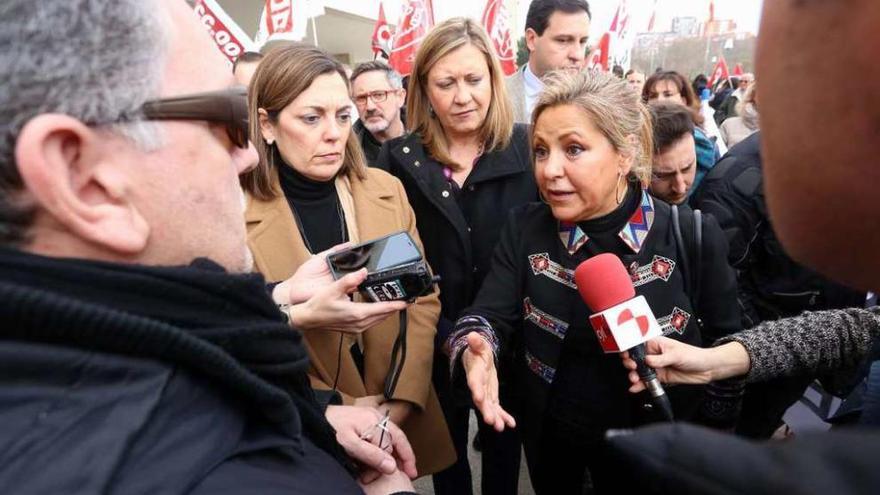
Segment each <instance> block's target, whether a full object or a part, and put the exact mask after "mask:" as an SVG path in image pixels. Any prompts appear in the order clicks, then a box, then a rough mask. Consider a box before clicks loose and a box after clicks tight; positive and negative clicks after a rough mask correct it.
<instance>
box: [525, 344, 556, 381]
mask: <svg viewBox="0 0 880 495" xmlns="http://www.w3.org/2000/svg"><path fill="white" fill-rule="evenodd" d="M526 364H528V366H529V369H530V370H532V372H533V373H534V374H536V375H538V376H539V377H541V379H543V380H544V381H545V382H547V383H553V377H554V376H555V375H556V369H554V368H552V367H550V366H548V365H546V364H544V363H542V362H541V360H539V359H538V358H536V357H535V356H533V355H532V353H530V352H529V351H526Z"/></svg>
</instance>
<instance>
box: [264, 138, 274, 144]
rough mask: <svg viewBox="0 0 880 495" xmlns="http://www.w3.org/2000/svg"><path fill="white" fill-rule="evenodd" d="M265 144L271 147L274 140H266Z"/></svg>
mask: <svg viewBox="0 0 880 495" xmlns="http://www.w3.org/2000/svg"><path fill="white" fill-rule="evenodd" d="M266 144H268V145H269V146H272V145H273V144H275V140H274V139H272V138H269V139H267V140H266Z"/></svg>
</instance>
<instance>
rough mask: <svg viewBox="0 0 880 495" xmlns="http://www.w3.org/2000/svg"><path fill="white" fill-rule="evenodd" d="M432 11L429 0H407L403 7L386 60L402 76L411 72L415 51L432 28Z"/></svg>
mask: <svg viewBox="0 0 880 495" xmlns="http://www.w3.org/2000/svg"><path fill="white" fill-rule="evenodd" d="M433 10H434V9H433V7H432V5H431V0H407V2H406V4H405V5H404V7H403V11H402V12H401V14H400V22H398V23H397V33H396V34H395V36H394V44H393V46H392V48H391V57H390V58H389V59H388V64H389V65H390V66H391V67H393V68H394V70H396V71H397V72H399V73H400V74H401V75H403V76H408V75H409V74H410V73H411V72H412V66H413V62H414V61H415V59H416V51H417V50H418V49H419V45H421V44H422V40H423V39H425V35H426V34H428V31H430V29H431V27H433V26H434V11H433Z"/></svg>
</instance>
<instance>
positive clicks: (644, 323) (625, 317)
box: [617, 308, 651, 337]
mask: <svg viewBox="0 0 880 495" xmlns="http://www.w3.org/2000/svg"><path fill="white" fill-rule="evenodd" d="M629 322H634V323H635V324H636V325H637V326H638V327H639V333H640V334H641V335H642V337H644V336H645V335H647V334H648V330H649V329H650V328H651V323H650V321H649V320H648V317H647V316H645V315H639V316H635V315H633V312H632V310H630V309H628V308H627V309H624V310H623V311H621V312H620V315H618V316H617V326H620V327H622V326H623V325H625V324H627V323H629Z"/></svg>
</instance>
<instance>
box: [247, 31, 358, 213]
mask: <svg viewBox="0 0 880 495" xmlns="http://www.w3.org/2000/svg"><path fill="white" fill-rule="evenodd" d="M333 73H336V74H339V77H341V78H342V80H343V81H345V86H346V88H348V90H349V92H351V87H350V85H349V82H348V77H347V76H346V74H345V68H344V67H343V66H342V64H340V63H339V62H338V61H336V60H335V59H334V58H333V57H331V56H330V55H328V54H327V53H326V52H325V51H323V50H321V49H320V48H316V47H314V46H311V45H306V44H303V43H285V44H283V45H279V46H277V47H276V48H273V49H272V51H271V52H269V54H268V55H266V57H265V58H264V59H263V60H262V62H260V65H259V66H258V67H257V70H256V72H255V73H254V77H253V79H252V80H251V85H250V87H249V88H248V119H249V124H248V125H249V126H250V138H251V141H252V142H253V144H254V147H255V148H256V149H257V154H259V156H260V163H259V165H257V167H256V168H254V169H253V170H250V171H248V172H247V173H245V174H244V175H242V176H241V185H242V188H244V190H245V191H246V192H247V193H248V194H250V195H252V196H253V197H255V198H257V199H259V200H261V201H269V200H272V199H274V198H275V197H276V196H277V195H278V191H277V190H275V189H273V188H272V182H273V175H274V174H275V173H276V170H277V169H278V167H279V166H286V165H284V163H283V161H281V156H280V154H279V153H278V151H277V150H276V149H275V147H273V146H269V145H268V144H267V143H266V141H265V140H264V139H263V135H262V133H261V132H260V117H259V110H260V109H263V110H265V111H266V113H267V114H268V115H269V121H270V122H272V123H273V124H277V123H278V114H279V113H280V112H281V110H283V109H284V107H286V106H287V105H289V104H290V102H292V101H293V100H295V99H296V98H297V97H298V96H299V95H300V94H301V93H302V92H303V91H305V90H307V89H308V88H309V87H310V86H311V85H312V83H313V82H314V81H315V79H317V78H318V77H319V76H323V75H325V74H333ZM279 161H281V163H279ZM366 167H367V166H366V161H365V159H364V153H363V150H362V149H361V146H360V144H359V142H358V139H357V136H355V135H354V133H353V132H350V131H349V133H348V139H347V140H346V142H345V158H344V159H343V162H342V168H340V170H339V173H340V174H343V175H348V176H349V177H352V176H355V177H357V178H359V179H363V178H365V177H366Z"/></svg>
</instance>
